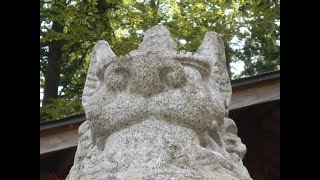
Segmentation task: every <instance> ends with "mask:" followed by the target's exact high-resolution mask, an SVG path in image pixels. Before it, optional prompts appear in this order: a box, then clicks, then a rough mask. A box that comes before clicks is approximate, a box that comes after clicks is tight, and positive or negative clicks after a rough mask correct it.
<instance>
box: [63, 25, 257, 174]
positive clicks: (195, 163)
mask: <svg viewBox="0 0 320 180" xmlns="http://www.w3.org/2000/svg"><path fill="white" fill-rule="evenodd" d="M230 98H231V85H230V80H229V78H228V74H227V69H226V58H225V52H224V45H223V42H222V40H221V38H220V36H219V35H218V34H217V33H215V32H207V33H206V34H205V37H204V39H203V42H202V44H201V45H200V47H199V49H198V50H197V51H196V52H195V53H191V52H186V53H182V52H179V51H178V49H177V45H176V44H175V42H174V40H173V39H172V38H171V34H170V32H169V31H168V30H167V29H166V28H165V27H164V26H160V25H158V26H154V27H151V28H150V29H149V30H148V31H147V32H146V33H145V37H144V39H143V42H142V43H141V44H140V46H139V48H138V49H136V50H133V51H131V52H130V53H129V54H128V55H126V56H122V57H117V56H116V55H115V54H114V53H113V52H112V50H111V49H110V46H109V44H108V42H106V41H99V42H98V43H97V44H96V45H95V46H94V48H93V55H92V59H91V62H90V65H89V70H88V75H87V80H86V84H85V87H84V92H83V99H82V104H83V107H84V110H85V113H86V117H87V121H85V122H84V123H83V124H82V125H81V126H80V127H79V135H80V139H79V144H78V148H77V152H76V155H75V160H74V165H73V167H72V168H71V170H70V173H69V175H68V177H67V179H68V180H78V179H123V180H126V179H130V180H135V179H137V180H138V179H210V180H233V179H237V180H249V179H251V177H250V175H249V173H248V171H247V169H246V167H245V166H244V165H243V163H242V159H243V157H244V155H245V153H246V146H245V145H244V144H242V142H241V139H240V138H239V137H238V136H237V126H236V124H235V123H234V121H233V120H232V119H229V118H228V106H229V104H230Z"/></svg>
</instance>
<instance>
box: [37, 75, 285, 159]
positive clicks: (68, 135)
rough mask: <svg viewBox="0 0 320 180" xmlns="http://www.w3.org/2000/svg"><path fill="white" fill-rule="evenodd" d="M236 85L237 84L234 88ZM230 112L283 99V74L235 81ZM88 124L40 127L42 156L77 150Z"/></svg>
mask: <svg viewBox="0 0 320 180" xmlns="http://www.w3.org/2000/svg"><path fill="white" fill-rule="evenodd" d="M234 83H235V84H234ZM232 90H233V95H232V100H231V105H230V108H229V109H230V111H232V110H236V109H240V108H244V107H248V106H251V105H255V104H260V103H264V102H269V101H274V100H279V99H280V73H279V72H275V73H274V72H273V73H267V74H264V75H259V76H257V77H250V78H247V79H241V80H237V81H233V89H232ZM83 121H85V115H84V114H80V115H76V116H72V117H68V118H66V119H63V120H56V121H52V122H46V123H42V124H40V156H41V155H44V154H47V153H51V152H54V151H59V150H63V149H67V148H72V147H76V146H77V143H78V128H79V126H80V124H81V123H82V122H83Z"/></svg>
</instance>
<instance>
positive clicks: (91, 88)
mask: <svg viewBox="0 0 320 180" xmlns="http://www.w3.org/2000/svg"><path fill="white" fill-rule="evenodd" d="M115 57H116V55H115V54H114V53H113V51H112V50H111V48H110V46H109V44H108V42H107V41H102V40H101V41H98V42H97V44H96V45H95V46H94V47H93V51H92V57H91V60H90V65H89V69H88V73H87V79H86V83H85V86H84V89H83V94H82V106H83V108H84V110H85V112H86V111H87V101H88V98H90V97H91V96H92V95H93V94H94V93H95V92H96V91H97V90H98V88H99V86H100V84H101V82H100V80H99V78H98V77H97V73H96V72H97V70H98V67H100V66H101V65H103V64H107V63H108V62H110V61H111V60H112V59H113V58H115Z"/></svg>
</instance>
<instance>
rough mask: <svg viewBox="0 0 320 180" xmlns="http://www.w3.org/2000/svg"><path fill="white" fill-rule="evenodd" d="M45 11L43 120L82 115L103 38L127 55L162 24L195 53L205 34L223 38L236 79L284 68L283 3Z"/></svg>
mask: <svg viewBox="0 0 320 180" xmlns="http://www.w3.org/2000/svg"><path fill="white" fill-rule="evenodd" d="M40 7H41V9H40V17H41V19H40V42H41V44H40V65H41V67H40V76H41V80H40V86H41V87H42V88H44V100H43V105H42V107H41V112H42V113H41V115H42V118H41V120H48V119H58V118H62V117H65V116H69V115H73V114H78V113H81V112H83V109H82V108H81V103H80V102H81V95H82V90H83V87H84V83H85V78H86V71H87V68H88V64H89V61H90V56H91V50H92V48H93V46H94V44H95V43H96V42H97V41H98V40H101V39H103V40H107V41H108V42H109V44H110V45H111V47H112V49H113V51H114V52H115V54H116V55H118V56H119V55H125V54H127V53H128V52H129V51H131V50H133V49H135V48H137V47H138V45H139V43H140V42H141V41H142V38H143V34H144V32H145V31H146V30H147V29H148V28H149V27H151V26H153V25H156V24H163V25H165V26H167V27H168V28H169V30H170V32H171V33H172V35H173V37H174V39H175V41H176V42H177V44H178V46H179V49H180V50H184V51H195V50H196V49H197V48H198V46H199V45H200V43H201V41H202V39H203V36H204V34H205V32H207V31H216V32H218V33H220V34H221V35H222V37H223V40H224V43H225V48H226V57H227V62H228V69H229V74H230V76H231V78H233V79H236V78H241V77H245V76H251V75H255V74H258V73H263V72H267V71H273V70H277V69H279V64H280V48H279V47H280V12H279V11H280V1H279V0H247V1H244V0H233V1H231V0H224V1H221V0H40ZM235 62H242V63H243V64H244V71H242V72H241V73H240V74H234V73H233V71H232V63H235ZM48 92H51V93H48Z"/></svg>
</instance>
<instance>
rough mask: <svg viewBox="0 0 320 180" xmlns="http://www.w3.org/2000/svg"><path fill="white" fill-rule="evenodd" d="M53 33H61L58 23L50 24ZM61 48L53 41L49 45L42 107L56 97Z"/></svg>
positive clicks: (60, 44) (60, 45) (61, 29)
mask: <svg viewBox="0 0 320 180" xmlns="http://www.w3.org/2000/svg"><path fill="white" fill-rule="evenodd" d="M51 30H53V31H56V32H59V33H61V32H62V31H63V26H62V25H61V24H59V23H58V22H55V21H54V22H53V23H52V29H51ZM62 46H63V43H62V41H53V42H52V43H50V44H49V53H48V66H47V68H46V73H45V83H44V94H43V101H42V105H45V104H48V100H49V99H50V98H57V97H58V87H59V78H60V70H59V69H60V68H59V65H60V63H61V59H62V51H61V48H62Z"/></svg>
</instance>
